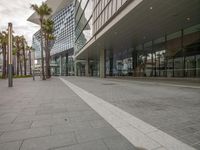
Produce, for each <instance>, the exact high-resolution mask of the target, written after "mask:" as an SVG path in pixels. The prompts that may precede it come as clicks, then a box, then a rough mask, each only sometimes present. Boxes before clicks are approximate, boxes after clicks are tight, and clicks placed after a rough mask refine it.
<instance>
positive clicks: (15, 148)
mask: <svg viewBox="0 0 200 150" xmlns="http://www.w3.org/2000/svg"><path fill="white" fill-rule="evenodd" d="M21 143H22V142H19V141H17V142H8V143H3V144H0V150H19V148H20V146H21Z"/></svg>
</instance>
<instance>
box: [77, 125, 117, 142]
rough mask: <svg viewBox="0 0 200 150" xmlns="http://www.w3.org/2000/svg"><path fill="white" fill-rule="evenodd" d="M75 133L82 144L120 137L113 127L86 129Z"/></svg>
mask: <svg viewBox="0 0 200 150" xmlns="http://www.w3.org/2000/svg"><path fill="white" fill-rule="evenodd" d="M75 133H76V135H77V139H78V141H79V142H80V143H82V142H87V141H92V140H97V139H102V138H105V137H112V136H116V135H120V134H119V133H118V132H117V131H116V130H115V129H113V128H111V127H104V128H91V129H84V130H78V131H76V132H75Z"/></svg>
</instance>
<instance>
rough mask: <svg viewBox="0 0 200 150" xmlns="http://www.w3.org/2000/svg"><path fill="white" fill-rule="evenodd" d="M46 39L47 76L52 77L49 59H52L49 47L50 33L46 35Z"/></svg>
mask: <svg viewBox="0 0 200 150" xmlns="http://www.w3.org/2000/svg"><path fill="white" fill-rule="evenodd" d="M45 36H46V39H45V54H46V57H45V58H46V77H47V78H48V79H49V78H50V77H51V72H50V64H49V59H50V52H49V48H48V43H49V40H48V37H47V36H48V35H45Z"/></svg>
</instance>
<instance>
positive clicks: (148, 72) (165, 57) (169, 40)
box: [106, 25, 200, 77]
mask: <svg viewBox="0 0 200 150" xmlns="http://www.w3.org/2000/svg"><path fill="white" fill-rule="evenodd" d="M199 28H200V25H196V26H192V27H190V28H187V29H184V30H181V31H178V32H176V33H173V34H169V35H164V36H163V37H160V38H158V39H155V40H152V41H149V42H145V43H143V44H139V45H137V46H135V47H134V48H130V49H128V50H127V49H125V50H121V51H119V52H115V50H107V52H106V75H107V76H135V77H200V31H199Z"/></svg>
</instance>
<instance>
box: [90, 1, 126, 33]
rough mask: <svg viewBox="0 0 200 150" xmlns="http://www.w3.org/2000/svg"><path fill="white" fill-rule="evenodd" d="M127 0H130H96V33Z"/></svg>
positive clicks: (94, 21) (94, 26)
mask: <svg viewBox="0 0 200 150" xmlns="http://www.w3.org/2000/svg"><path fill="white" fill-rule="evenodd" d="M127 1H128V0H94V14H93V17H94V19H93V28H94V29H93V30H94V33H96V32H98V30H100V29H101V27H102V26H103V25H104V24H105V23H106V22H107V21H109V19H110V18H111V17H112V16H113V15H115V14H116V13H117V12H118V10H119V9H120V8H121V7H122V6H123V5H124V4H125V3H126V2H127Z"/></svg>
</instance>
